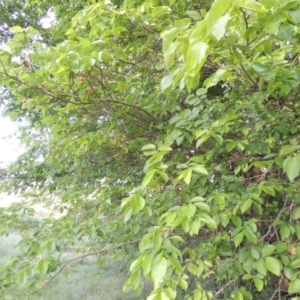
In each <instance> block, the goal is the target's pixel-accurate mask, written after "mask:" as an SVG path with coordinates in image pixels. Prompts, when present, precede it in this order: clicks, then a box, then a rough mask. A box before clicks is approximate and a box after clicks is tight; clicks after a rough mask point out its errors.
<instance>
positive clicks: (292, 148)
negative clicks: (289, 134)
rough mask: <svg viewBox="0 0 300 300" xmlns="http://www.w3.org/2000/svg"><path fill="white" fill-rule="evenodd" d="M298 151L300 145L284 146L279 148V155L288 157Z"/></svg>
mask: <svg viewBox="0 0 300 300" xmlns="http://www.w3.org/2000/svg"><path fill="white" fill-rule="evenodd" d="M299 149H300V145H294V146H293V145H286V146H283V147H281V149H280V152H279V155H288V154H290V153H292V152H294V151H296V150H299Z"/></svg>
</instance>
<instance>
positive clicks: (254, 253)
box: [250, 248, 260, 260]
mask: <svg viewBox="0 0 300 300" xmlns="http://www.w3.org/2000/svg"><path fill="white" fill-rule="evenodd" d="M250 252H251V256H252V257H253V258H254V259H256V260H257V259H259V257H260V254H259V252H258V251H257V250H256V249H255V248H251V251H250Z"/></svg>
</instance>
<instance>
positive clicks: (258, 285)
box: [254, 277, 264, 292]
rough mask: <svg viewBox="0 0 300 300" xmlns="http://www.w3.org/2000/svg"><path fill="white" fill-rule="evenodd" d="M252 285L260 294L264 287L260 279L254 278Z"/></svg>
mask: <svg viewBox="0 0 300 300" xmlns="http://www.w3.org/2000/svg"><path fill="white" fill-rule="evenodd" d="M254 284H255V287H256V289H257V290H258V291H259V292H260V291H261V290H262V289H263V287H264V282H263V281H262V280H261V279H259V278H257V277H255V278H254Z"/></svg>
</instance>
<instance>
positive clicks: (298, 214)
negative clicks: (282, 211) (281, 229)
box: [292, 207, 300, 220]
mask: <svg viewBox="0 0 300 300" xmlns="http://www.w3.org/2000/svg"><path fill="white" fill-rule="evenodd" d="M292 218H293V220H299V219H300V207H296V208H294V209H293V211H292Z"/></svg>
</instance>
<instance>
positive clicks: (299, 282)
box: [288, 279, 300, 294]
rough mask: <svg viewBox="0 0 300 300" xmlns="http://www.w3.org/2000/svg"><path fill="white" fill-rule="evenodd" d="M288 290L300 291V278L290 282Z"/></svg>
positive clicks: (292, 291) (291, 291)
mask: <svg viewBox="0 0 300 300" xmlns="http://www.w3.org/2000/svg"><path fill="white" fill-rule="evenodd" d="M288 292H289V294H296V293H300V279H295V280H293V281H291V282H290V285H289V289H288Z"/></svg>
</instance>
